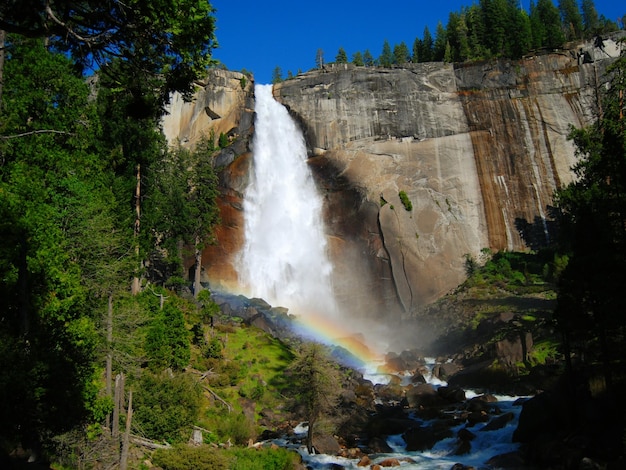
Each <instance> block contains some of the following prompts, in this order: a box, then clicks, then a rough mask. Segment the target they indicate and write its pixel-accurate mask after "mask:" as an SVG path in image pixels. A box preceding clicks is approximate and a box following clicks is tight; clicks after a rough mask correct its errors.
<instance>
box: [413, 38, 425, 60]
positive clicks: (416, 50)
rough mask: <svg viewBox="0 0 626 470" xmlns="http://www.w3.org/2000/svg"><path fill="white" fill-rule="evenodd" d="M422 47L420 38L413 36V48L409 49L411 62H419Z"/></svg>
mask: <svg viewBox="0 0 626 470" xmlns="http://www.w3.org/2000/svg"><path fill="white" fill-rule="evenodd" d="M421 49H422V40H421V39H420V38H415V40H414V41H413V48H412V49H411V62H413V63H414V64H417V63H418V62H420V54H421Z"/></svg>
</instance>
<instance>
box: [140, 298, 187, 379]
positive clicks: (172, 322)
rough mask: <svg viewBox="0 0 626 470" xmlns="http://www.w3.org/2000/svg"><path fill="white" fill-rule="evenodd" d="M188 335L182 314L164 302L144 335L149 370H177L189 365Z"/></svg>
mask: <svg viewBox="0 0 626 470" xmlns="http://www.w3.org/2000/svg"><path fill="white" fill-rule="evenodd" d="M189 340H190V334H189V331H187V328H186V327H185V319H184V317H183V313H182V312H181V311H180V310H179V309H178V308H177V307H176V306H174V305H173V304H171V303H168V302H166V303H165V305H164V306H163V310H161V311H160V312H158V314H157V315H156V316H155V318H154V319H153V320H152V321H151V323H150V326H149V329H148V332H147V334H146V344H145V349H146V354H147V356H148V361H149V365H150V368H151V369H153V370H162V369H165V368H168V367H171V368H172V369H174V370H179V369H182V368H183V367H185V366H186V365H187V364H189V359H190V357H191V352H190V346H189Z"/></svg>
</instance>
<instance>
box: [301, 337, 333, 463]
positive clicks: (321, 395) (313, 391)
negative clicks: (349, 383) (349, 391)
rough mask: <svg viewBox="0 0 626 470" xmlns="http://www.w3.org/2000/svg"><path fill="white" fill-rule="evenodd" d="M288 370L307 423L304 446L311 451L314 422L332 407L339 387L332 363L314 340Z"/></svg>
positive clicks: (305, 347) (303, 349)
mask: <svg viewBox="0 0 626 470" xmlns="http://www.w3.org/2000/svg"><path fill="white" fill-rule="evenodd" d="M290 371H291V373H292V378H293V380H294V383H295V389H296V400H297V406H298V412H299V413H301V415H302V417H303V418H304V419H305V420H307V421H308V422H309V430H308V433H307V449H308V451H309V453H312V452H313V434H314V432H315V428H316V425H318V424H319V422H320V420H321V419H322V418H323V417H324V416H325V415H327V414H329V413H330V412H331V411H332V410H333V409H334V408H335V406H336V404H337V399H338V397H339V391H340V389H341V385H340V380H339V372H338V370H337V367H336V364H335V363H333V362H332V361H330V360H329V359H328V357H327V355H326V352H325V350H324V347H323V346H322V345H320V344H317V343H310V344H306V345H305V346H303V348H302V350H301V351H300V355H299V356H298V358H297V359H296V360H295V362H294V363H293V364H292V366H291V368H290Z"/></svg>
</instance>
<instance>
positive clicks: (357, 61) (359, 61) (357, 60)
mask: <svg viewBox="0 0 626 470" xmlns="http://www.w3.org/2000/svg"><path fill="white" fill-rule="evenodd" d="M352 63H353V64H354V65H356V66H359V67H362V66H363V65H365V62H364V60H363V54H361V52H360V51H356V52H355V53H354V54H353V55H352Z"/></svg>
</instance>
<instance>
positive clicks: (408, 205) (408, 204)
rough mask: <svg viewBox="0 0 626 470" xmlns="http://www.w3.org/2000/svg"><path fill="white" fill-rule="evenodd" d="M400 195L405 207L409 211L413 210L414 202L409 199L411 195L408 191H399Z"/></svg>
mask: <svg viewBox="0 0 626 470" xmlns="http://www.w3.org/2000/svg"><path fill="white" fill-rule="evenodd" d="M398 197H399V198H400V201H401V202H402V205H403V206H404V208H405V209H406V210H407V211H408V212H411V211H412V210H413V204H412V203H411V200H410V199H409V196H407V194H406V192H404V191H400V192H399V193H398Z"/></svg>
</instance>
